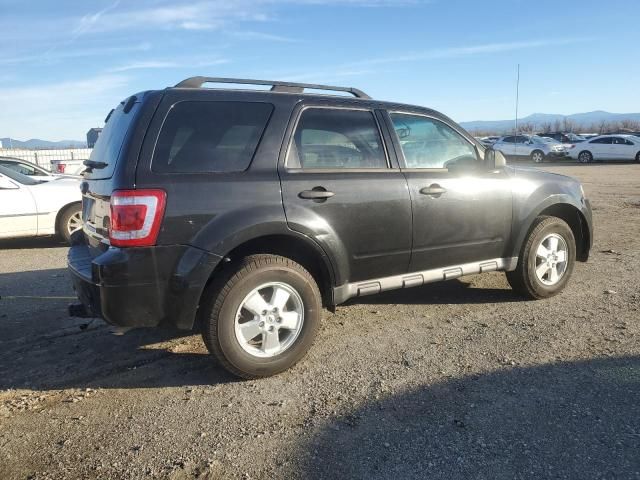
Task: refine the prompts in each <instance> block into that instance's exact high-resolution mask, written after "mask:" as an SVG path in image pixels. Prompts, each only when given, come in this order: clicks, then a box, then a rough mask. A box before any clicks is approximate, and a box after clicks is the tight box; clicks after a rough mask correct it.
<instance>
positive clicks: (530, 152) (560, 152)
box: [493, 135, 568, 163]
mask: <svg viewBox="0 0 640 480" xmlns="http://www.w3.org/2000/svg"><path fill="white" fill-rule="evenodd" d="M493 148H494V149H495V150H500V151H501V152H502V153H503V154H504V155H507V156H509V157H529V158H530V159H531V160H532V161H533V162H535V163H542V162H544V160H545V159H547V158H548V159H551V158H563V157H566V156H567V155H568V152H567V149H566V148H565V147H564V145H562V144H561V143H559V142H555V143H554V142H553V141H549V139H545V138H542V137H539V136H537V135H509V136H506V137H502V138H500V140H498V141H497V142H496V143H494V144H493Z"/></svg>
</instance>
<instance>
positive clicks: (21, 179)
mask: <svg viewBox="0 0 640 480" xmlns="http://www.w3.org/2000/svg"><path fill="white" fill-rule="evenodd" d="M0 173H1V174H2V175H5V176H6V177H9V178H10V179H11V180H14V181H16V182H18V183H21V184H22V185H38V184H39V183H46V182H45V181H44V180H36V179H35V178H33V177H29V176H27V175H23V174H21V173H19V172H16V171H15V170H12V169H10V168H7V167H4V166H2V165H0Z"/></svg>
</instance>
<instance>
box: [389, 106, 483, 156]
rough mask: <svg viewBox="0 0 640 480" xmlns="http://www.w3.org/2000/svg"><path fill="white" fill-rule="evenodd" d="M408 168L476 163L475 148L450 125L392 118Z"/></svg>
mask: <svg viewBox="0 0 640 480" xmlns="http://www.w3.org/2000/svg"><path fill="white" fill-rule="evenodd" d="M391 120H392V121H393V126H394V127H395V130H396V132H397V133H398V137H399V139H400V145H401V147H402V153H403V154H404V159H405V163H406V166H407V168H449V167H451V166H453V165H460V164H463V163H475V162H476V160H477V157H476V151H475V148H473V146H472V145H471V143H469V142H468V141H467V140H466V139H465V138H464V137H463V136H462V135H460V134H459V133H458V132H456V131H455V130H454V129H452V128H451V127H449V126H448V125H446V124H444V123H442V122H440V121H438V120H435V119H433V118H427V117H421V116H416V115H405V114H396V113H393V114H391Z"/></svg>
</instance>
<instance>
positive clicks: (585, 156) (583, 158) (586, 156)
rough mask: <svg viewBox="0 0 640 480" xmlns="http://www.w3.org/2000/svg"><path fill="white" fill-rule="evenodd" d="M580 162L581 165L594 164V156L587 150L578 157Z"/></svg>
mask: <svg viewBox="0 0 640 480" xmlns="http://www.w3.org/2000/svg"><path fill="white" fill-rule="evenodd" d="M578 161H579V162H580V163H591V162H593V155H592V154H591V152H589V151H588V150H585V151H584V152H580V154H579V155H578Z"/></svg>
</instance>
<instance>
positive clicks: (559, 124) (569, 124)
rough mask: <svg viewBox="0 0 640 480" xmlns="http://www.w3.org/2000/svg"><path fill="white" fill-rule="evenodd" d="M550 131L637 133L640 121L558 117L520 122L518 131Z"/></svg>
mask: <svg viewBox="0 0 640 480" xmlns="http://www.w3.org/2000/svg"><path fill="white" fill-rule="evenodd" d="M514 129H515V125H514V128H512V129H509V130H500V131H497V130H491V129H480V130H474V131H473V134H474V135H475V136H478V137H480V136H482V137H485V136H490V135H508V134H513V133H514ZM550 132H572V133H576V134H577V133H580V132H582V133H597V134H598V135H603V134H606V133H635V132H640V121H638V120H627V119H625V120H619V121H610V120H602V121H600V122H596V123H591V124H584V123H578V122H574V121H573V120H571V119H570V118H566V117H565V118H563V119H562V120H561V119H556V120H555V121H553V122H542V123H532V122H522V123H518V132H517V133H524V134H534V133H550Z"/></svg>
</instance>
